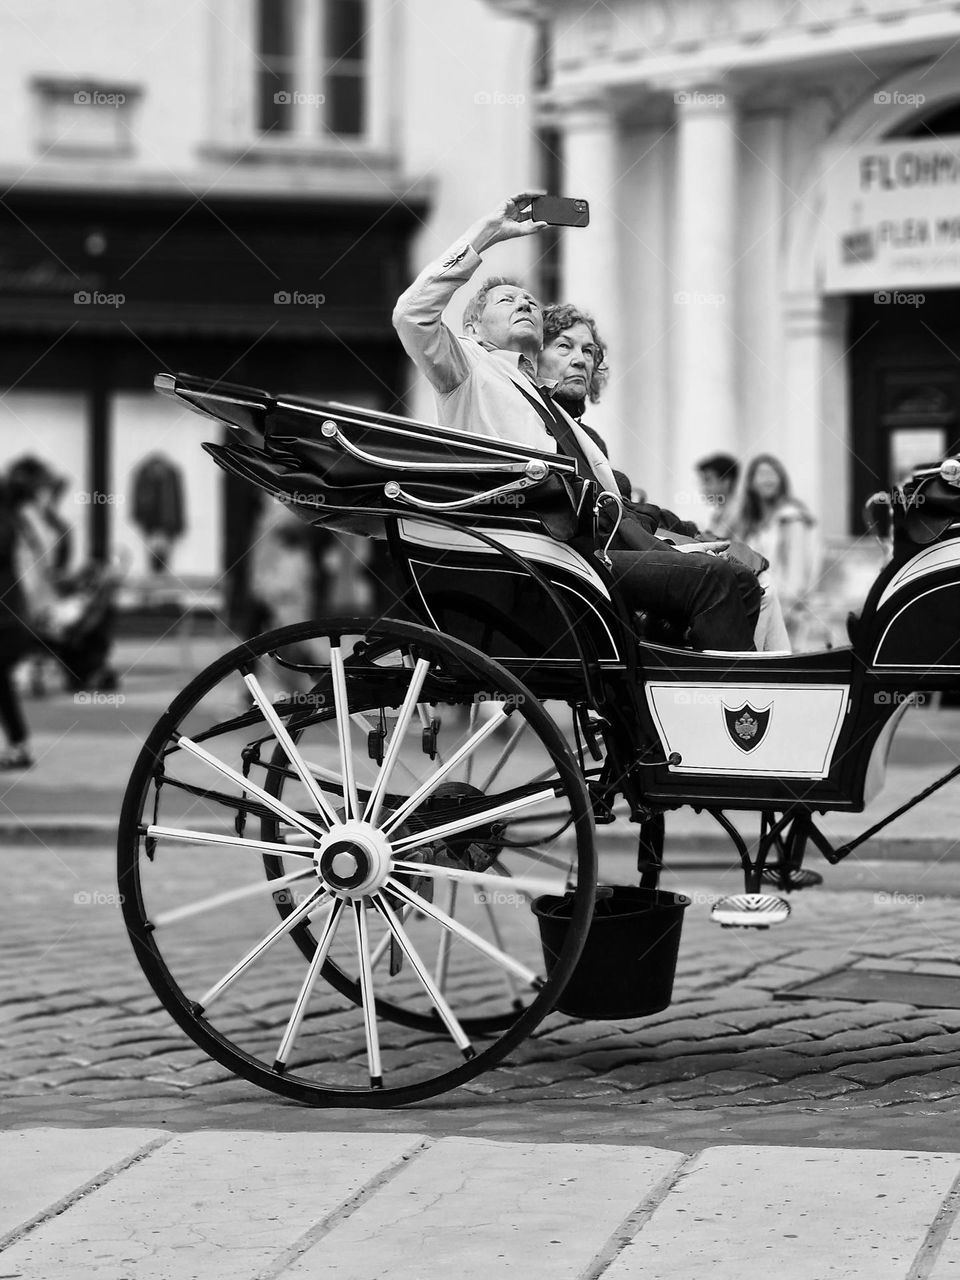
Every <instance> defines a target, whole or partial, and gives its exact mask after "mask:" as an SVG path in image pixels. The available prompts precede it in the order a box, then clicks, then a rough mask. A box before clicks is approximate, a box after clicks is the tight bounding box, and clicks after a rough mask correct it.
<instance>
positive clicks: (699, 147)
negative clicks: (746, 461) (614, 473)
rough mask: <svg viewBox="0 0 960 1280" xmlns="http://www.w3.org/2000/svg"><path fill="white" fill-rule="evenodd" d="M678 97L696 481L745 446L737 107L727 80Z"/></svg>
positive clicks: (684, 390) (681, 449)
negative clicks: (702, 466) (719, 455)
mask: <svg viewBox="0 0 960 1280" xmlns="http://www.w3.org/2000/svg"><path fill="white" fill-rule="evenodd" d="M674 99H675V102H676V112H677V121H676V189H675V201H676V203H675V228H676V231H675V235H676V239H675V249H674V259H673V264H672V265H673V281H674V288H673V306H672V308H671V312H672V328H673V334H672V337H673V341H672V344H671V352H672V360H671V363H672V375H673V376H672V401H673V413H672V419H673V441H674V447H673V471H674V476H673V479H674V482H675V484H676V488H677V490H678V491H680V492H682V491H683V490H685V489H687V488H691V487H692V486H693V485H694V483H695V478H694V476H693V473H692V468H693V466H694V464H695V463H696V461H697V460H698V458H701V457H703V455H704V454H705V453H710V452H715V451H716V450H720V449H723V450H726V451H729V452H731V453H736V452H737V450H738V431H737V426H738V422H737V419H738V405H737V386H736V367H737V359H736V337H735V331H736V324H737V319H736V314H735V296H734V294H735V274H736V267H735V258H736V241H735V236H736V214H737V146H738V140H737V133H736V129H737V111H736V104H735V102H734V100H733V97H732V95H731V93H730V91H729V89H728V88H724V87H720V88H715V87H712V86H704V87H701V88H698V89H690V90H687V91H684V92H679V93H676V94H675V95H674Z"/></svg>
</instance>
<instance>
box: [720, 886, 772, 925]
mask: <svg viewBox="0 0 960 1280" xmlns="http://www.w3.org/2000/svg"><path fill="white" fill-rule="evenodd" d="M789 914H790V903H789V902H787V901H786V900H785V899H784V898H778V897H776V896H775V895H774V894H772V893H733V894H730V896H729V897H726V898H718V899H717V901H716V902H715V903H714V904H713V906H712V907H711V908H710V919H711V920H713V921H714V922H715V923H716V924H719V925H721V926H722V927H723V928H724V929H769V928H770V926H771V925H772V924H783V922H784V920H786V918H787V916H788V915H789Z"/></svg>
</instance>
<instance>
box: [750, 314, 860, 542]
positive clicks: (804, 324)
mask: <svg viewBox="0 0 960 1280" xmlns="http://www.w3.org/2000/svg"><path fill="white" fill-rule="evenodd" d="M844 328H845V299H843V298H825V297H824V296H822V295H821V294H819V293H788V294H786V295H785V297H784V309H783V337H784V359H783V400H782V411H781V415H782V416H781V430H780V435H779V445H778V447H775V448H772V449H771V450H770V452H773V453H776V454H778V456H779V457H780V459H781V461H782V462H783V464H784V466H785V467H786V468H787V472H788V473H789V475H790V481H791V485H792V487H793V491H794V493H796V495H797V497H798V498H801V499H802V500H803V501H804V502H805V503H806V504H807V505H808V506H809V507H810V508H811V510H812V511H813V512H814V514H815V515H816V516H817V517H818V518H819V519H820V520H821V527H822V529H823V532H824V534H826V535H839V534H844V533H846V531H847V510H846V507H847V498H848V492H849V476H850V456H849V453H850V447H849V443H848V430H849V428H848V426H847V423H846V399H847V397H846V386H845V382H846V361H845V358H844V357H845V353H844Z"/></svg>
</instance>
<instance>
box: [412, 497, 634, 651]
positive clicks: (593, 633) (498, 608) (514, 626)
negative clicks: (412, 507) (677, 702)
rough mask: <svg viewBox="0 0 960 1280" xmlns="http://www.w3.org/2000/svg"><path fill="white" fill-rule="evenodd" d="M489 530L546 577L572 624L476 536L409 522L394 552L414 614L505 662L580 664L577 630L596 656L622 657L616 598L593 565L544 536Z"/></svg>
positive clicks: (531, 582) (521, 573)
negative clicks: (613, 599)
mask: <svg viewBox="0 0 960 1280" xmlns="http://www.w3.org/2000/svg"><path fill="white" fill-rule="evenodd" d="M481 531H482V532H483V533H484V534H485V535H486V536H487V537H490V538H491V539H493V540H494V541H495V542H497V543H498V544H500V545H501V546H504V547H507V548H509V549H510V550H511V551H513V552H515V553H516V554H517V555H518V556H520V557H521V558H522V559H523V560H524V561H525V562H528V563H529V564H531V565H533V566H534V567H535V568H536V569H537V570H538V571H539V572H540V573H541V574H542V575H543V577H544V578H545V579H546V580H547V581H548V582H549V583H550V585H551V587H552V588H553V589H554V590H555V592H556V593H557V595H558V596H559V598H560V600H561V601H562V602H563V606H564V608H565V609H566V611H567V613H568V615H569V622H568V621H567V619H565V618H564V616H563V613H562V612H561V611H560V610H559V609H558V607H557V605H556V603H555V601H553V600H552V599H551V598H550V596H549V594H548V593H547V592H545V591H544V589H543V588H542V587H541V586H540V584H539V583H538V582H537V581H536V579H535V578H533V577H532V576H531V574H530V573H529V572H525V571H524V569H523V568H522V567H521V566H520V565H518V564H517V563H516V562H515V561H513V560H511V559H510V558H508V557H506V556H504V555H502V554H501V553H499V552H498V551H497V550H496V549H495V548H494V547H491V546H489V545H487V544H485V543H484V542H482V541H480V540H479V539H478V538H476V537H474V536H472V535H471V533H470V531H469V529H467V528H456V529H454V528H450V527H441V526H438V525H433V524H430V523H428V522H426V521H420V520H417V519H416V518H410V519H407V518H402V519H400V520H398V521H397V525H396V536H395V538H394V539H393V547H392V550H393V554H394V556H395V557H396V558H397V559H399V561H400V567H401V569H402V570H403V571H404V574H405V576H406V578H407V584H408V587H409V588H410V596H411V604H412V607H413V608H414V609H415V611H417V612H419V613H420V615H421V616H422V617H423V619H424V621H425V622H426V623H427V624H428V625H430V626H434V627H436V628H438V629H439V630H441V631H445V632H447V633H449V634H453V635H456V636H458V637H459V638H460V639H462V640H465V641H466V642H467V643H468V644H473V645H475V646H476V647H477V648H481V649H482V650H483V651H484V653H486V654H487V655H488V656H489V657H492V658H494V659H497V660H501V661H506V660H510V659H515V658H533V659H536V660H537V661H539V662H548V663H552V662H566V661H576V660H577V648H576V645H575V644H574V642H573V640H572V638H571V636H570V635H569V631H570V625H571V624H572V625H573V626H574V627H575V629H576V631H577V636H578V638H579V639H580V641H581V643H583V644H585V645H587V646H588V647H589V648H590V649H592V651H593V653H594V654H595V655H596V657H598V658H601V659H608V660H618V659H619V658H620V657H621V655H620V653H619V651H618V645H617V639H616V637H617V634H618V629H617V627H616V624H615V622H614V614H615V610H614V606H613V604H612V602H611V599H610V593H609V591H608V590H607V587H606V585H605V583H604V581H603V578H602V577H601V575H600V574H599V573H598V572H597V570H596V569H594V567H593V566H592V565H591V564H590V563H589V561H588V560H586V559H585V558H584V557H583V556H581V555H580V554H579V553H578V552H577V551H575V550H574V549H573V548H572V547H570V546H568V545H567V544H566V543H563V542H558V541H556V540H555V539H553V538H551V537H549V536H548V535H546V534H544V533H540V532H538V531H536V530H532V529H531V530H524V529H504V528H497V527H496V526H493V525H491V526H486V527H482V529H481Z"/></svg>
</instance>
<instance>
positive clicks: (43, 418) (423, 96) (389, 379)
mask: <svg viewBox="0 0 960 1280" xmlns="http://www.w3.org/2000/svg"><path fill="white" fill-rule="evenodd" d="M535 38H536V37H535V31H534V30H533V28H531V26H530V25H529V24H528V23H526V22H522V21H517V20H516V19H515V18H514V17H512V16H509V15H504V14H501V13H498V12H496V11H494V10H493V9H491V8H490V7H489V6H488V5H487V4H485V3H483V0H416V3H401V4H397V3H396V2H395V0H208V2H207V3H205V4H199V5H198V4H195V3H192V0H163V3H161V2H160V0H138V2H137V3H131V2H130V0H87V2H86V3H84V4H70V5H64V4H62V3H60V2H59V0H7V2H6V3H5V4H4V5H3V8H2V11H0V76H2V80H3V83H4V85H5V87H6V92H5V97H4V111H3V112H2V113H0V466H3V465H4V464H5V463H6V462H7V461H9V460H10V459H11V458H12V457H15V456H18V455H20V454H23V453H28V452H29V453H33V454H36V455H38V456H40V457H42V458H44V459H45V460H46V461H48V462H49V463H51V464H52V465H53V466H55V467H56V468H57V470H59V471H60V472H61V473H62V474H64V475H65V476H66V477H67V478H68V480H69V487H68V491H67V493H68V507H69V509H68V510H67V511H66V514H67V515H68V518H70V519H71V521H72V522H73V523H74V524H75V525H76V527H77V532H78V535H79V539H78V540H79V549H80V553H81V554H82V555H84V556H86V555H89V554H95V555H100V556H103V555H108V554H110V553H112V552H114V551H115V550H117V549H118V548H120V547H126V548H128V550H129V552H130V554H131V555H132V556H133V558H134V569H135V572H137V573H139V572H142V571H145V570H146V566H147V564H148V557H149V546H148V543H149V539H148V537H147V532H148V531H146V530H145V528H144V527H143V519H144V517H143V512H144V511H145V510H146V511H150V510H152V509H153V507H156V506H157V503H156V502H154V503H153V507H151V505H150V503H145V500H144V498H143V494H142V493H140V494H139V495H138V493H137V492H136V488H137V485H138V483H139V484H140V486H141V488H142V486H143V481H142V473H143V469H144V464H145V463H146V464H148V465H149V466H150V467H152V468H153V472H157V473H158V474H159V472H160V470H161V468H163V467H165V468H166V474H167V479H166V481H165V483H166V486H167V490H169V491H170V492H177V491H178V486H179V494H180V497H179V502H180V517H181V522H182V526H183V527H182V530H179V531H178V530H176V529H173V528H172V527H171V533H172V537H171V538H170V541H171V542H172V550H171V553H170V558H169V563H170V568H171V570H172V571H173V573H174V574H175V575H177V576H180V577H186V576H190V575H197V576H199V577H201V578H204V577H205V578H215V577H218V576H219V575H220V574H221V573H222V572H223V570H224V569H225V568H229V567H230V566H231V565H233V564H234V563H235V562H236V560H237V558H238V556H239V555H240V554H241V552H242V550H243V548H244V547H245V545H246V543H247V541H248V539H249V535H250V526H251V523H252V521H251V515H252V507H251V501H252V499H253V498H254V497H255V495H254V494H253V491H252V490H248V487H246V486H243V485H242V484H235V483H234V482H233V481H230V482H229V483H228V481H227V480H226V478H225V477H223V476H222V475H221V473H220V472H219V471H218V470H217V469H216V468H215V467H214V466H213V464H212V463H211V462H210V460H209V459H208V458H207V457H206V455H204V454H203V453H202V451H201V449H200V442H201V441H202V440H204V439H207V438H211V436H210V432H209V431H207V430H205V429H204V426H203V422H202V420H200V419H199V418H197V417H196V416H195V415H192V414H182V413H179V412H178V411H177V409H176V406H173V405H172V404H171V402H170V401H168V400H167V399H165V398H162V397H159V396H157V395H155V394H154V393H153V392H152V389H151V387H152V380H153V376H154V374H155V373H157V372H159V371H161V370H173V371H176V370H185V371H188V372H195V373H199V374H204V375H207V376H210V377H216V378H220V379H224V380H228V381H233V382H239V383H249V384H252V385H256V386H263V387H267V388H269V389H272V390H285V391H292V392H298V393H302V394H306V395H313V396H317V397H321V398H329V399H340V400H353V401H355V402H358V403H366V404H374V405H378V406H380V407H382V408H384V409H388V410H389V409H393V410H396V409H403V408H405V407H406V408H412V409H414V410H417V411H424V410H426V409H427V408H428V407H429V399H428V397H427V396H426V395H425V392H424V389H423V388H422V387H414V386H413V383H412V381H411V377H410V371H409V369H408V365H407V362H406V358H405V356H404V354H403V352H402V350H401V348H400V346H399V344H398V342H397V341H396V338H395V335H394V333H393V331H392V328H391V325H390V313H391V310H392V306H393V303H394V300H395V298H396V296H397V294H398V293H399V292H400V291H401V290H402V289H403V288H404V287H405V285H406V284H407V283H408V281H409V279H410V278H411V275H412V273H414V272H415V270H416V269H418V268H419V266H420V265H421V264H422V263H423V262H424V261H426V260H427V258H429V257H430V256H432V255H433V254H435V253H438V252H439V251H440V250H441V249H442V248H444V247H445V245H446V244H447V243H448V242H450V241H452V240H453V239H454V238H455V236H456V235H457V234H458V233H459V232H460V231H461V230H462V229H463V227H464V226H465V225H466V224H467V223H468V222H470V221H471V220H472V219H473V218H474V217H475V216H476V215H477V213H478V212H479V211H481V210H482V209H483V208H484V207H485V206H487V205H491V204H493V203H495V202H496V201H497V200H498V199H500V198H502V196H503V194H504V190H505V188H507V189H517V188H520V187H523V186H525V185H526V184H527V183H528V182H529V177H530V172H531V168H532V165H533V146H534V144H533V140H532V136H533V135H532V131H531V128H530V124H529V120H530V113H531V111H532V101H531V100H530V97H529V93H528V84H527V82H528V75H529V68H530V65H531V62H532V59H533V56H534V48H535ZM528 263H529V251H528V250H527V249H526V248H519V247H518V248H515V249H514V248H511V249H510V250H509V251H505V252H504V254H503V255H501V260H500V262H499V263H498V265H505V266H508V267H509V266H511V265H512V266H513V267H515V268H520V267H525V266H526V265H527V264H528ZM210 430H211V431H212V432H213V433H214V435H215V434H216V430H217V429H216V428H214V427H213V426H212V424H211V429H210ZM153 472H151V474H153ZM70 504H72V505H70ZM161 505H162V504H161ZM168 505H169V504H168ZM138 513H139V515H138ZM137 515H138V519H135V516H137Z"/></svg>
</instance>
